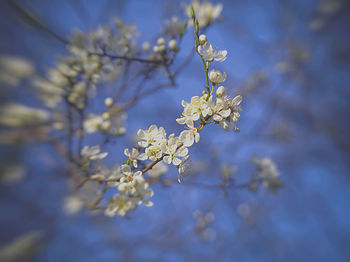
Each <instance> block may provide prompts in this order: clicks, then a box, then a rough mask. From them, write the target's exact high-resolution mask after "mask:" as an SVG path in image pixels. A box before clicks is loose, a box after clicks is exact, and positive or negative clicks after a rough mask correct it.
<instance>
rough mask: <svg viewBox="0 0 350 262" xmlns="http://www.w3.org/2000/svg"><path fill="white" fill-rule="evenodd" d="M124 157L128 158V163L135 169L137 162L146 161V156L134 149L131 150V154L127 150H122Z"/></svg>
mask: <svg viewBox="0 0 350 262" xmlns="http://www.w3.org/2000/svg"><path fill="white" fill-rule="evenodd" d="M124 155H126V156H127V157H129V160H130V162H131V163H132V164H133V166H134V167H135V168H137V160H146V159H147V155H146V154H145V153H141V154H140V153H139V151H138V150H137V149H136V148H133V149H132V150H131V153H130V152H129V149H128V148H125V149H124Z"/></svg>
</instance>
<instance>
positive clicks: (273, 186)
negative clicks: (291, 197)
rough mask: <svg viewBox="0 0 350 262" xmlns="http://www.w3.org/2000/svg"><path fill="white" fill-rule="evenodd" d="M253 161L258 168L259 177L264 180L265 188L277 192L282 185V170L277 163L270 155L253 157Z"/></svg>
mask: <svg viewBox="0 0 350 262" xmlns="http://www.w3.org/2000/svg"><path fill="white" fill-rule="evenodd" d="M252 162H253V163H254V164H255V165H256V166H257V168H258V179H261V180H262V184H263V186H264V187H265V189H266V190H269V191H271V192H276V190H277V189H278V188H280V187H281V186H282V181H281V180H280V172H279V171H278V169H277V166H276V164H275V163H274V162H273V161H272V159H271V158H268V157H263V158H257V157H253V158H252Z"/></svg>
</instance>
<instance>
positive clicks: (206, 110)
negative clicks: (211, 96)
mask: <svg viewBox="0 0 350 262" xmlns="http://www.w3.org/2000/svg"><path fill="white" fill-rule="evenodd" d="M182 106H183V107H184V111H183V113H182V117H180V118H177V119H176V122H177V123H178V124H180V125H183V124H186V125H187V126H188V127H189V128H193V122H194V121H197V120H199V118H200V116H203V117H206V116H207V115H210V114H211V109H210V107H209V106H208V102H207V101H206V100H205V98H204V97H198V96H194V97H192V98H191V102H190V103H187V102H186V101H184V100H182Z"/></svg>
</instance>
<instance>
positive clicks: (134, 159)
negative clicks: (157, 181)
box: [106, 10, 242, 216]
mask: <svg viewBox="0 0 350 262" xmlns="http://www.w3.org/2000/svg"><path fill="white" fill-rule="evenodd" d="M192 11H193V10H192ZM193 20H194V21H195V22H196V18H195V17H193ZM197 23H198V22H197ZM195 32H196V36H197V39H196V49H197V53H198V54H199V56H200V57H201V59H202V61H203V63H204V65H205V67H204V71H205V75H206V82H207V83H206V87H205V88H206V92H205V91H204V92H203V95H202V96H193V97H192V98H191V101H190V102H186V101H182V106H183V107H184V110H183V112H182V115H181V116H180V117H179V118H177V119H176V121H177V123H179V124H181V125H186V129H185V130H183V131H182V132H180V134H179V135H178V136H176V135H175V134H170V135H167V133H166V131H165V129H164V128H163V127H157V126H156V125H151V126H150V127H149V128H148V129H146V130H143V129H140V130H138V132H137V140H138V141H137V145H138V148H132V149H131V150H129V149H128V148H126V149H125V150H124V154H125V155H126V156H127V157H128V160H127V161H126V162H125V165H122V166H121V167H120V172H121V174H122V177H121V178H120V180H119V182H118V183H116V185H117V187H118V190H119V193H118V194H116V195H115V196H114V197H113V199H112V200H111V201H110V202H109V205H108V208H107V209H106V214H107V215H109V216H112V215H114V214H116V213H117V214H118V215H121V216H123V215H125V214H126V213H127V212H128V211H130V210H133V209H134V208H135V207H137V206H138V205H140V204H141V203H144V204H145V205H146V206H149V205H151V202H149V200H148V199H147V198H146V197H149V196H152V195H153V191H152V190H151V189H149V185H148V183H147V182H146V181H145V179H144V177H143V173H146V172H147V171H150V172H151V176H152V170H153V168H154V173H156V174H157V175H153V176H156V177H157V176H159V175H161V174H162V173H164V172H165V171H166V169H165V168H164V164H167V165H171V164H172V165H174V166H176V167H177V169H178V173H179V176H178V181H179V182H181V176H182V175H184V174H185V172H186V169H187V168H188V164H187V161H188V159H189V157H190V155H189V150H188V148H189V147H191V146H192V145H193V144H194V142H196V143H198V142H199V140H200V134H199V132H200V131H201V130H202V129H203V127H204V126H206V125H208V124H210V123H214V124H219V125H220V126H221V127H222V128H223V129H224V130H228V129H229V126H231V128H232V129H233V130H234V131H238V128H237V127H236V125H235V122H237V121H239V118H240V112H241V111H242V110H241V109H240V108H239V105H240V103H241V101H242V97H241V96H236V97H234V98H231V97H229V96H227V95H226V88H224V87H223V86H219V87H217V84H219V83H221V82H223V81H224V80H225V78H226V74H225V73H224V74H222V73H221V72H219V71H217V70H215V69H212V70H211V71H209V65H210V63H211V62H213V61H218V62H223V61H225V60H226V56H227V51H226V50H222V51H216V50H214V48H213V47H212V45H211V44H210V43H209V41H208V40H207V37H206V36H205V35H200V36H199V35H198V29H197V30H195ZM159 48H161V49H164V48H165V41H164V39H162V38H160V39H158V41H157V46H156V47H155V48H154V49H156V50H154V51H155V52H158V49H159ZM159 52H161V51H159ZM209 80H210V83H211V88H210V83H209ZM216 87H217V89H216V90H215V88H216ZM214 91H215V94H214ZM214 96H215V98H214ZM145 160H150V161H152V163H151V164H149V165H148V166H146V167H144V168H143V169H141V170H137V168H138V167H139V163H138V162H139V161H145ZM161 163H163V166H160V164H161ZM141 166H145V164H144V163H143V164H142V165H141ZM157 169H160V171H157Z"/></svg>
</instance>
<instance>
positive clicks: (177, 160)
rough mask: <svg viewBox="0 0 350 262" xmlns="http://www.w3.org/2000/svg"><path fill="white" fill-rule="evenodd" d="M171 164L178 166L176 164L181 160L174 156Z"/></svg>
mask: <svg viewBox="0 0 350 262" xmlns="http://www.w3.org/2000/svg"><path fill="white" fill-rule="evenodd" d="M173 164H174V165H175V166H178V165H180V164H181V160H180V159H179V158H177V157H175V158H174V159H173Z"/></svg>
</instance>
